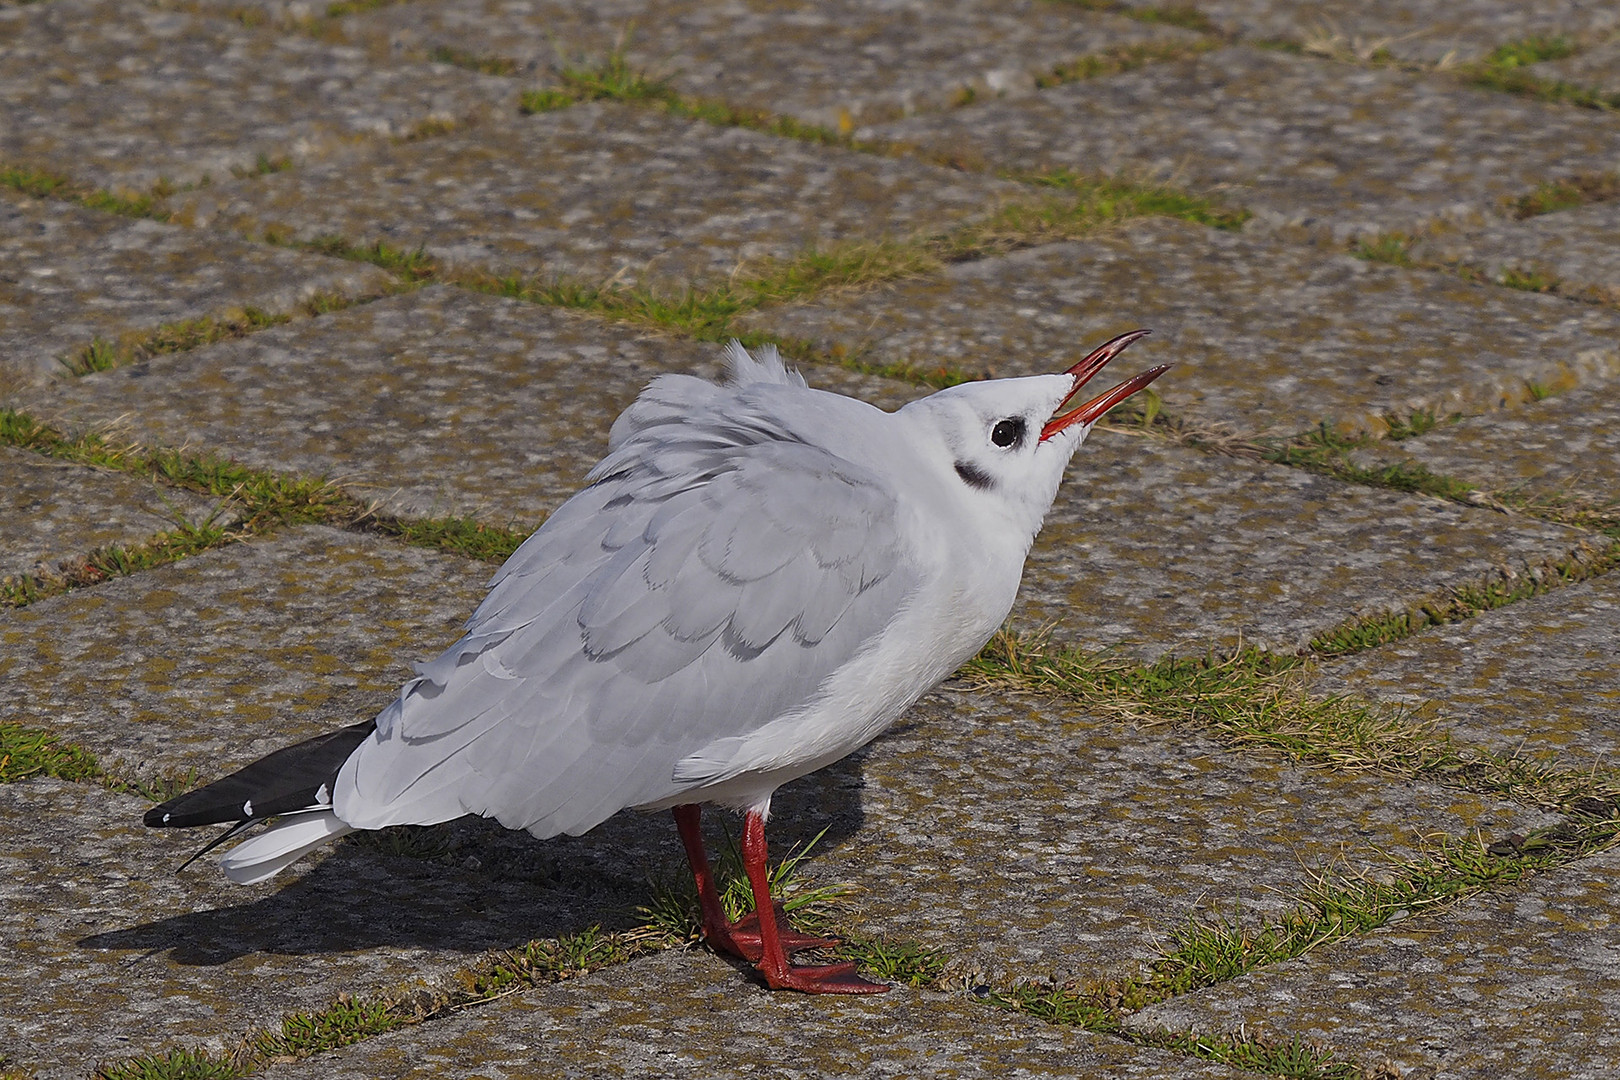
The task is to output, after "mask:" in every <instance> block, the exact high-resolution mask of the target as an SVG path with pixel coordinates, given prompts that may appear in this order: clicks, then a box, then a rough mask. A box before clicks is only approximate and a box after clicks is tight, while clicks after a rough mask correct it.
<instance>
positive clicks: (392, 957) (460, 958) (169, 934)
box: [0, 779, 642, 1080]
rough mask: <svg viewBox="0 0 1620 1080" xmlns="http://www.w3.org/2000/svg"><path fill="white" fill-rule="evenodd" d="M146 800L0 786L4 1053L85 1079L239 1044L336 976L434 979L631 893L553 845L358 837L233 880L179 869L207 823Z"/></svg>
mask: <svg viewBox="0 0 1620 1080" xmlns="http://www.w3.org/2000/svg"><path fill="white" fill-rule="evenodd" d="M147 806H148V804H147V803H146V802H145V801H144V800H142V799H138V798H135V797H133V796H128V795H114V794H111V793H109V792H106V791H104V790H102V789H100V788H97V787H93V786H91V785H82V784H69V783H63V782H61V781H57V780H53V779H35V780H30V781H28V782H26V783H18V784H7V785H0V868H3V869H4V875H3V878H0V948H3V949H4V952H5V956H6V970H7V974H8V977H7V978H6V979H4V980H0V1048H3V1050H4V1052H5V1053H6V1054H7V1055H8V1056H7V1060H6V1065H7V1066H8V1067H10V1068H17V1069H25V1070H31V1071H29V1072H28V1073H27V1075H30V1076H34V1077H37V1078H38V1080H58V1078H60V1080H68V1078H73V1080H79V1078H82V1077H84V1076H86V1075H87V1074H88V1073H90V1072H91V1070H92V1069H93V1068H94V1067H95V1065H96V1064H97V1063H98V1062H101V1061H109V1060H119V1059H124V1058H128V1057H133V1056H136V1055H146V1054H155V1053H161V1052H164V1051H165V1050H166V1049H167V1048H168V1047H169V1046H171V1045H173V1044H175V1043H180V1044H183V1045H186V1046H195V1045H198V1044H201V1045H203V1046H205V1047H209V1048H211V1049H212V1050H213V1051H214V1052H216V1053H218V1052H222V1051H226V1050H231V1049H235V1047H236V1045H237V1042H238V1041H239V1040H240V1039H241V1038H242V1037H243V1036H244V1035H245V1034H247V1033H248V1032H249V1031H250V1030H252V1029H256V1028H259V1029H262V1028H265V1027H268V1028H269V1029H270V1030H272V1031H275V1032H278V1033H279V1032H280V1030H281V1018H282V1017H283V1016H284V1015H286V1014H287V1013H289V1012H295V1011H312V1010H317V1009H322V1008H325V1007H326V1006H328V1005H330V1004H331V1003H332V1002H333V1000H334V999H335V998H337V996H338V995H339V994H343V993H350V994H355V995H357V996H364V995H368V994H374V993H379V992H383V991H387V990H392V989H394V988H397V987H406V988H408V987H414V986H416V985H418V984H422V983H426V984H434V983H437V982H440V981H442V980H444V979H447V978H449V977H450V976H451V975H452V974H453V973H454V972H456V971H457V970H459V969H461V968H462V967H464V966H466V965H467V964H468V963H469V962H474V961H476V960H477V959H478V958H479V957H480V956H481V955H482V954H483V953H484V952H485V951H486V950H490V949H500V948H513V947H516V946H519V945H522V944H523V943H524V942H526V941H528V940H530V939H531V938H533V937H536V936H542V937H544V936H552V935H556V934H560V933H573V932H578V931H580V930H583V929H585V928H586V927H588V926H590V925H592V924H594V923H598V922H602V923H604V924H606V925H608V926H614V925H623V920H624V918H625V915H624V912H626V911H627V909H628V906H629V905H630V904H631V903H632V902H635V901H638V900H639V899H640V897H641V895H642V893H641V892H640V891H639V890H638V891H637V892H636V893H634V894H632V893H628V892H624V891H620V889H619V888H618V887H617V886H616V885H615V884H614V883H611V882H604V881H602V880H599V879H593V878H591V877H589V876H588V874H582V873H580V872H579V870H578V868H577V867H575V866H573V865H572V864H570V863H569V862H568V861H567V860H566V859H554V860H553V861H552V863H551V865H550V867H549V870H548V871H539V870H536V869H533V868H530V867H524V868H519V869H518V870H517V871H516V872H505V871H504V868H503V871H502V872H493V871H490V870H482V869H480V870H472V869H467V868H466V867H465V866H463V865H462V864H461V863H456V864H454V865H450V864H449V863H450V860H449V859H435V860H420V859H412V858H406V857H401V856H397V855H389V854H386V853H383V852H380V851H378V850H375V849H374V848H372V847H368V846H367V845H365V844H363V843H357V842H354V841H352V840H350V841H344V842H340V843H338V844H336V845H333V846H332V847H330V848H329V849H327V851H326V852H324V853H322V854H318V855H316V856H313V857H311V858H310V859H308V860H306V861H305V862H304V863H301V864H300V868H301V870H302V873H300V874H297V875H283V876H282V877H281V878H278V879H276V881H274V882H272V883H269V884H266V885H261V886H253V887H251V888H246V887H242V886H237V885H232V884H230V883H229V882H228V881H226V880H225V878H224V876H223V875H222V874H220V873H219V872H218V870H217V868H216V867H214V866H213V865H212V856H209V857H206V858H205V860H204V861H203V862H201V863H199V864H198V865H196V866H193V867H192V868H190V869H188V870H187V871H185V872H184V873H180V874H176V873H175V867H177V866H178V865H179V864H180V863H181V862H183V861H184V860H185V859H186V858H187V857H189V856H190V855H191V853H192V852H194V851H195V850H196V849H197V848H198V847H200V846H201V845H202V843H203V842H205V841H206V840H207V839H208V838H209V837H208V834H209V832H210V831H211V830H198V831H188V832H179V831H175V832H163V831H159V830H155V829H147V828H145V827H144V826H142V825H141V824H140V815H141V814H142V813H143V812H144V811H145V810H146V808H147ZM456 858H460V856H459V853H458V854H457V856H456ZM533 862H534V860H533V859H532V858H531V859H530V863H531V864H532V863H533ZM615 920H618V921H617V922H616V921H615Z"/></svg>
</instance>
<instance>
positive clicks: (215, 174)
mask: <svg viewBox="0 0 1620 1080" xmlns="http://www.w3.org/2000/svg"><path fill="white" fill-rule="evenodd" d="M0 44H3V48H0V98H3V99H4V100H5V101H6V102H7V109H6V124H5V125H4V126H3V127H0V160H3V161H6V162H7V163H8V164H12V165H23V166H29V167H34V168H45V169H50V170H53V171H56V172H59V173H65V174H67V175H69V176H71V177H73V179H75V180H77V181H79V182H80V183H84V184H89V185H91V186H94V187H108V188H115V189H123V190H133V191H137V192H144V191H147V190H148V189H150V188H151V187H152V186H153V185H154V184H156V183H157V182H158V181H159V180H160V179H161V180H163V181H165V182H168V183H171V184H182V185H183V184H194V183H201V182H203V181H204V179H205V178H207V179H209V180H211V181H213V182H215V183H218V182H220V181H225V180H229V179H230V178H231V177H232V176H233V175H235V174H242V173H245V174H252V173H254V172H255V170H256V169H257V168H258V165H259V160H260V158H261V156H262V157H263V158H264V159H265V160H266V161H270V162H274V161H277V160H286V161H297V162H301V161H308V160H313V159H318V158H322V157H326V156H329V155H332V154H341V153H343V152H344V151H346V150H348V149H350V148H353V147H354V146H355V145H357V144H360V143H364V142H367V141H369V140H372V139H376V138H383V139H387V138H408V137H412V136H413V135H415V134H418V133H420V132H423V131H436V130H439V129H440V128H442V127H443V126H445V125H461V124H482V125H490V124H496V123H498V122H500V121H501V120H502V119H503V118H505V117H509V116H511V115H515V113H516V110H517V103H518V97H519V95H520V92H521V88H520V87H519V86H518V85H517V84H515V83H514V82H512V81H511V80H507V79H500V78H496V77H494V76H487V75H478V74H475V73H473V72H469V71H464V70H461V69H458V68H451V67H448V66H446V65H442V64H439V65H435V64H426V63H392V62H388V57H387V56H386V54H384V55H382V56H376V55H371V54H370V53H368V52H367V51H366V50H364V49H361V48H357V47H354V46H344V45H339V44H331V43H328V42H324V41H320V40H317V39H315V38H313V37H310V36H307V35H303V34H278V33H273V32H270V31H255V30H252V29H249V28H248V27H245V26H243V25H242V24H241V22H239V21H236V20H230V19H210V18H202V17H198V16H195V15H191V14H188V13H186V12H181V11H172V10H171V11H163V10H159V9H158V8H156V7H152V6H149V5H147V4H144V3H140V4H129V3H122V2H120V0H61V2H57V0H52V2H51V3H48V4H32V5H23V6H10V7H4V8H0Z"/></svg>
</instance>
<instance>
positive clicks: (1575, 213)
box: [1412, 136, 1620, 304]
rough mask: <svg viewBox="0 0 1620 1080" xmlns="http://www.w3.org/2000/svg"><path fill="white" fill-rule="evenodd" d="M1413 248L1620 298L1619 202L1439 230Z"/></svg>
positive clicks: (1588, 295)
mask: <svg viewBox="0 0 1620 1080" xmlns="http://www.w3.org/2000/svg"><path fill="white" fill-rule="evenodd" d="M1617 137H1620V136H1617ZM1412 254H1413V256H1414V257H1416V258H1419V259H1435V260H1439V261H1441V262H1454V263H1462V264H1463V265H1466V266H1470V267H1473V268H1476V269H1478V270H1481V271H1483V272H1484V273H1485V274H1486V275H1487V276H1488V277H1489V278H1490V279H1491V280H1493V281H1500V280H1503V278H1504V277H1505V276H1506V275H1507V274H1508V272H1510V271H1512V272H1516V273H1518V274H1520V275H1523V276H1525V277H1528V276H1529V275H1536V276H1539V277H1540V278H1541V279H1542V280H1543V281H1547V282H1552V281H1556V282H1557V283H1558V286H1559V290H1560V292H1562V293H1563V294H1565V295H1569V296H1574V297H1577V298H1580V299H1585V300H1597V301H1604V302H1608V303H1611V304H1613V303H1620V202H1600V203H1592V204H1590V205H1587V206H1582V207H1579V208H1576V209H1573V210H1560V211H1558V212H1556V213H1551V214H1540V215H1537V216H1536V217H1533V218H1529V219H1526V220H1524V221H1512V222H1494V223H1492V224H1489V225H1486V226H1485V227H1483V228H1481V229H1467V230H1460V231H1451V230H1445V231H1437V232H1435V233H1433V234H1431V235H1428V236H1425V237H1423V238H1422V239H1421V240H1420V241H1418V242H1417V243H1416V244H1414V245H1413V246H1412Z"/></svg>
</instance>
